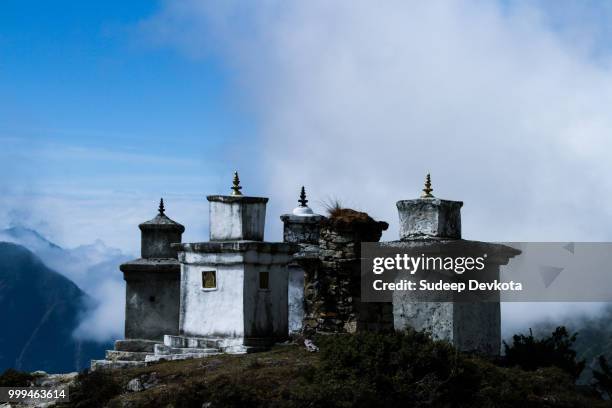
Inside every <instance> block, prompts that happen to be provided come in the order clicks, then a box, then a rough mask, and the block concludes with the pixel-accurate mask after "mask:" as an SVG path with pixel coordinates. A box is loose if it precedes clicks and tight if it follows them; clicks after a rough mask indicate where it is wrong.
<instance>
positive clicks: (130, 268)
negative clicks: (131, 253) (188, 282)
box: [119, 258, 181, 272]
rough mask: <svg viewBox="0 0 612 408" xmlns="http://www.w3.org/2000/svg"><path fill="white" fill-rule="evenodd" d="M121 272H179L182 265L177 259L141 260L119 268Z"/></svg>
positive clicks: (127, 263)
mask: <svg viewBox="0 0 612 408" xmlns="http://www.w3.org/2000/svg"><path fill="white" fill-rule="evenodd" d="M119 269H120V270H121V272H178V271H180V270H181V264H180V263H179V261H178V259H175V258H139V259H134V260H133V261H129V262H126V263H123V264H121V265H120V266H119Z"/></svg>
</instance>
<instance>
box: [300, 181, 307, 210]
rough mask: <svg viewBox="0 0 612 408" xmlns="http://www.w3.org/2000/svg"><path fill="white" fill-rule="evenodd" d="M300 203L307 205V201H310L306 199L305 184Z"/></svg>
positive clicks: (302, 205) (303, 205)
mask: <svg viewBox="0 0 612 408" xmlns="http://www.w3.org/2000/svg"><path fill="white" fill-rule="evenodd" d="M298 203H300V207H307V205H306V203H308V200H307V199H306V189H304V186H302V191H301V192H300V199H299V200H298Z"/></svg>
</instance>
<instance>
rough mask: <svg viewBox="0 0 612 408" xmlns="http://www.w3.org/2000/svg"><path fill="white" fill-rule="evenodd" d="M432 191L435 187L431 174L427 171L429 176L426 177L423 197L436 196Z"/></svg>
mask: <svg viewBox="0 0 612 408" xmlns="http://www.w3.org/2000/svg"><path fill="white" fill-rule="evenodd" d="M432 191H433V188H431V176H430V175H429V173H427V176H426V177H425V188H424V189H423V194H421V198H434V196H433V194H431V192H432Z"/></svg>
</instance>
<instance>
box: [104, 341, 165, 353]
mask: <svg viewBox="0 0 612 408" xmlns="http://www.w3.org/2000/svg"><path fill="white" fill-rule="evenodd" d="M161 343H162V342H161V341H155V340H144V339H124V340H116V341H115V350H116V351H135V352H141V353H146V352H148V353H152V352H153V348H154V347H155V345H156V344H161Z"/></svg>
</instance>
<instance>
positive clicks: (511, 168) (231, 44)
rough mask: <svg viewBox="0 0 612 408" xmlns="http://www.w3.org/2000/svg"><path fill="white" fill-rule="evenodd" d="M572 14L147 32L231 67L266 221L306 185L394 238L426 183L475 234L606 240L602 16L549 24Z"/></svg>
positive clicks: (241, 7) (233, 23)
mask: <svg viewBox="0 0 612 408" xmlns="http://www.w3.org/2000/svg"><path fill="white" fill-rule="evenodd" d="M538 4H539V5H540V6H542V7H540V6H538ZM576 4H577V3H555V6H554V7H555V8H556V9H560V10H557V11H555V15H554V16H552V17H551V13H550V10H546V9H545V8H543V7H546V6H547V5H546V2H543V3H536V5H535V6H528V5H526V3H520V2H510V3H508V2H480V1H458V2H442V1H440V2H437V1H432V2H404V1H385V2H378V3H373V2H366V1H337V2H327V1H322V0H321V1H317V0H314V1H308V2H281V1H263V2H258V3H257V5H254V4H252V5H250V6H245V4H244V3H243V2H204V1H195V0H185V1H172V2H170V1H167V2H164V3H163V7H162V9H161V10H160V11H159V13H158V14H156V15H154V16H152V17H151V18H150V19H148V20H146V21H144V22H142V24H141V26H140V29H141V30H142V32H144V33H145V34H146V35H147V36H149V38H151V39H153V40H154V41H155V42H156V43H158V44H162V45H167V46H171V47H176V48H178V49H180V50H182V51H183V52H185V53H186V54H187V55H188V56H189V57H192V58H208V57H209V56H221V57H222V58H223V59H224V61H225V63H226V64H227V66H228V67H230V69H232V70H233V72H234V77H235V78H236V81H237V84H238V85H239V87H240V89H241V90H242V93H241V95H240V96H241V97H242V98H243V100H242V102H243V103H244V104H246V105H248V106H249V107H250V108H251V109H252V111H253V112H254V113H255V115H256V118H257V126H258V132H259V135H258V136H259V138H260V143H261V144H260V149H259V151H258V152H257V154H258V155H259V158H258V159H259V163H261V164H260V167H259V169H258V172H259V175H260V177H261V179H262V180H265V182H267V183H268V186H269V187H268V190H269V191H271V192H273V194H272V200H271V202H270V206H271V208H270V209H269V214H270V216H271V217H273V218H276V215H278V214H280V213H282V212H286V211H288V210H290V209H291V208H293V207H294V206H295V200H296V199H297V193H298V191H299V187H300V186H301V185H306V187H307V189H308V190H309V192H310V198H311V200H312V201H311V202H312V203H315V204H316V203H317V201H318V202H321V201H324V200H325V199H326V198H328V197H336V198H339V199H340V200H341V201H342V202H343V203H345V204H346V205H350V206H353V207H357V208H359V209H362V210H365V211H368V212H369V213H371V214H372V215H373V216H374V217H376V218H378V219H383V220H386V221H389V222H390V224H391V228H390V230H389V231H388V232H387V234H386V236H385V237H384V239H396V238H397V213H396V209H395V202H396V201H397V200H399V199H407V198H414V197H417V196H418V195H419V193H420V189H421V188H422V180H423V177H424V175H425V174H426V173H427V172H431V173H432V178H433V183H434V194H435V195H436V196H438V197H442V198H448V199H454V200H462V201H464V202H465V205H464V209H463V225H464V236H465V237H466V238H471V239H478V240H493V241H565V240H568V241H569V240H571V241H579V240H582V241H598V240H610V239H611V238H612V213H611V212H612V207H610V206H609V205H607V203H608V202H609V201H610V200H611V199H612V180H611V179H610V178H609V177H607V175H608V174H611V173H612V161H611V160H609V152H610V151H612V140H611V139H610V134H611V130H612V115H610V106H612V69H611V65H610V58H609V57H610V56H609V52H608V50H606V49H605V48H602V47H601V44H600V43H598V39H600V38H599V37H597V38H595V37H593V35H595V34H597V35H599V36H600V35H601V32H595V31H594V30H592V29H587V28H588V26H589V25H591V26H595V24H594V23H593V22H592V21H589V22H588V24H587V23H584V22H580V21H574V20H571V19H567V18H566V19H565V20H563V21H562V22H563V27H562V29H560V28H559V27H558V26H556V25H555V24H554V23H555V21H557V22H558V21H559V19H558V18H559V16H565V17H567V16H569V15H572V9H575V8H576V7H578V6H577V5H576ZM564 8H565V9H564ZM564 10H565V12H564ZM553 17H554V18H557V20H555V19H553ZM591 23H593V24H591ZM591 40H593V41H591ZM315 207H316V206H315ZM319 209H320V206H319ZM272 227H274V228H276V229H280V223H279V222H276V224H272ZM576 309H580V307H579V306H576ZM504 313H505V319H506V321H511V320H512V316H513V315H512V313H513V312H512V311H511V308H506V309H505V311H504ZM530 315H532V316H534V314H530ZM514 316H520V317H521V318H522V319H523V320H521V321H523V322H526V320H525V317H524V316H525V314H524V313H523V312H522V311H520V310H518V311H516V313H515V314H514ZM534 318H535V317H534ZM527 323H528V322H527Z"/></svg>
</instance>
